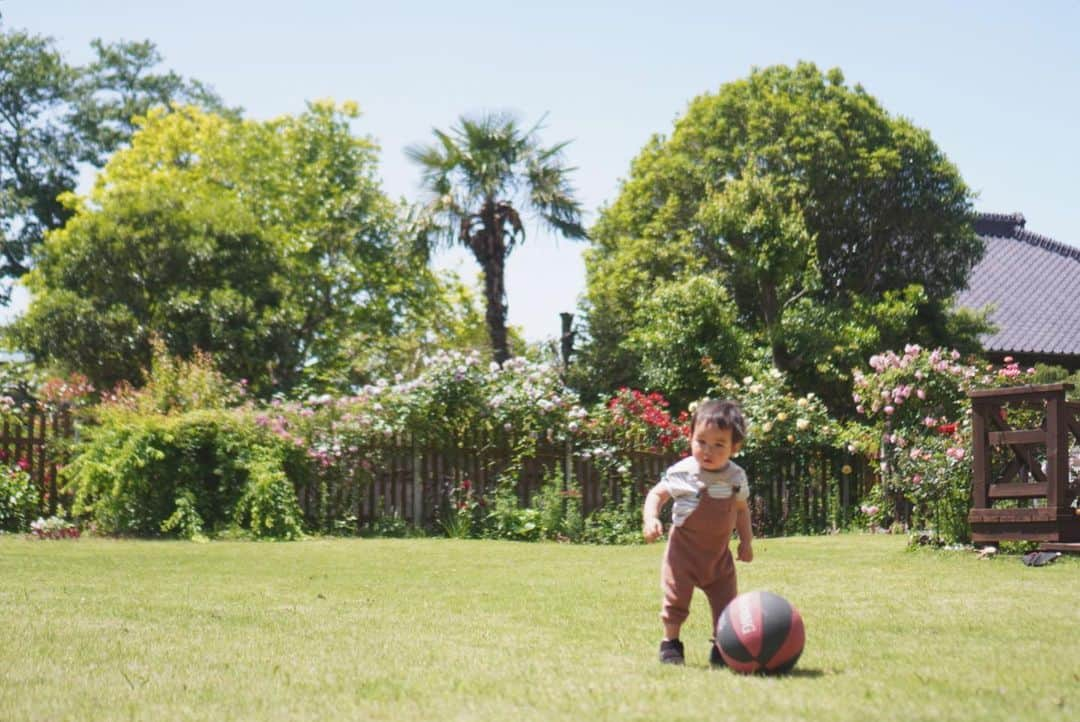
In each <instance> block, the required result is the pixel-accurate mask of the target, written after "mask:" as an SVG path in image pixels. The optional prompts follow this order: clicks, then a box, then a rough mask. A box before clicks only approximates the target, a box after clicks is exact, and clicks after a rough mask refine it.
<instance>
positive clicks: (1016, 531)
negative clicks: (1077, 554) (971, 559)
mask: <svg viewBox="0 0 1080 722" xmlns="http://www.w3.org/2000/svg"><path fill="white" fill-rule="evenodd" d="M1072 388H1073V387H1072V385H1071V384H1045V385H1040V386H1016V387H1013V388H1006V389H983V390H978V391H971V392H969V393H968V397H969V398H970V399H971V405H972V429H971V430H972V441H973V446H974V449H973V451H974V455H973V462H972V463H973V470H974V481H973V488H972V508H971V511H970V513H969V514H968V521H969V522H970V523H971V538H972V541H973V542H975V543H980V542H992V541H1001V540H1005V539H1015V540H1025V541H1039V542H1044V543H1045V542H1050V543H1058V542H1080V516H1077V511H1078V510H1077V509H1074V508H1072V506H1071V503H1072V498H1071V497H1070V494H1069V489H1070V487H1069V437H1070V435H1071V436H1072V437H1073V438H1074V439H1076V441H1077V443H1080V403H1075V402H1068V401H1066V400H1065V393H1066V391H1069V390H1071V389H1072ZM1006 405H1008V406H1009V407H1010V408H1013V409H1017V408H1023V409H1025V410H1035V411H1041V417H1042V422H1041V424H1040V425H1039V428H1035V429H1014V428H1012V427H1011V426H1010V425H1009V422H1008V417H1006V416H1005V414H1004V413H1003V409H1005V408H1006ZM1002 447H1004V448H1005V449H1007V450H1008V452H1009V453H1007V454H1006V458H1007V461H1006V462H1005V464H1004V467H1003V468H1002V469H1001V470H1000V472H999V473H998V474H997V475H996V476H995V473H994V472H995V470H994V468H993V452H994V450H995V449H999V448H1002ZM1044 462H1045V466H1044ZM1005 499H1009V500H1016V501H1017V502H1018V503H1017V504H1016V505H1015V506H1013V507H1012V508H1004V509H1001V508H994V502H996V501H999V500H1005Z"/></svg>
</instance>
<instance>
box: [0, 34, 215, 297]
mask: <svg viewBox="0 0 1080 722" xmlns="http://www.w3.org/2000/svg"><path fill="white" fill-rule="evenodd" d="M91 46H92V49H93V50H94V53H95V55H96V58H95V59H94V61H93V62H91V63H90V64H89V65H87V66H84V67H80V66H75V65H72V64H70V63H69V62H68V61H67V60H66V59H65V58H64V57H63V56H62V55H61V54H60V52H59V51H58V50H57V49H56V46H55V42H54V41H53V39H52V38H49V37H44V36H40V35H34V34H31V33H28V32H25V31H22V30H15V29H4V28H0V68H3V69H4V71H3V73H0V156H2V157H3V158H4V162H3V163H2V164H0V242H2V244H3V248H2V250H3V253H0V277H4V278H19V277H20V276H22V275H23V274H25V273H26V272H27V271H28V270H29V268H30V266H31V261H32V258H33V254H34V250H35V249H36V247H37V246H38V245H39V244H40V243H41V242H42V240H43V238H44V235H45V233H47V232H48V231H49V230H52V229H55V228H59V227H61V226H62V225H63V224H64V222H65V221H66V220H67V219H68V218H69V217H70V215H71V213H72V209H71V208H69V207H65V206H64V205H63V204H61V203H60V201H59V200H58V197H59V196H61V195H62V194H63V193H65V192H68V191H72V190H74V189H75V186H76V183H77V182H78V177H79V173H80V171H81V170H82V168H83V167H84V166H83V164H84V163H90V164H91V165H93V166H96V167H100V166H101V164H102V163H103V162H104V160H105V158H106V157H107V156H108V155H109V154H110V153H112V152H113V151H115V150H116V149H117V148H119V147H121V146H123V145H125V144H126V143H127V142H128V141H129V140H130V138H131V135H132V133H133V132H134V127H133V125H132V121H131V119H132V118H133V117H135V116H140V115H144V114H145V113H146V112H147V111H148V110H149V109H150V108H151V107H153V106H160V107H165V108H168V107H169V106H170V104H171V103H172V102H173V101H180V102H186V103H192V104H195V105H198V106H200V107H204V108H209V109H214V110H222V109H223V108H222V104H221V101H220V99H219V98H218V97H217V96H216V95H215V94H214V93H213V92H212V91H211V90H209V89H208V88H206V87H205V86H203V85H202V84H200V83H199V82H198V81H188V80H185V79H183V78H182V77H180V76H179V75H177V74H176V73H174V72H171V71H169V72H164V73H161V72H157V68H158V66H159V65H160V64H161V62H162V58H161V55H160V54H159V53H158V51H157V49H156V48H155V47H154V45H153V44H152V43H150V42H148V41H143V42H123V41H122V42H118V43H113V44H107V43H104V42H103V41H101V40H94V41H93V42H92V43H91ZM10 292H11V287H10V286H5V287H4V288H3V290H2V291H0V302H2V303H4V304H6V303H7V302H8V301H9V300H10Z"/></svg>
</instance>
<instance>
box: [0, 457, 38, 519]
mask: <svg viewBox="0 0 1080 722" xmlns="http://www.w3.org/2000/svg"><path fill="white" fill-rule="evenodd" d="M26 466H28V465H26V464H25V462H24V464H22V465H20V464H18V463H16V464H13V465H10V466H7V468H4V469H0V531H9V532H24V531H30V525H31V522H32V521H33V520H34V519H35V518H36V517H37V515H38V514H39V513H40V511H41V495H40V494H39V493H38V489H37V486H36V485H35V484H34V480H33V479H31V478H30V475H29V474H28V473H26Z"/></svg>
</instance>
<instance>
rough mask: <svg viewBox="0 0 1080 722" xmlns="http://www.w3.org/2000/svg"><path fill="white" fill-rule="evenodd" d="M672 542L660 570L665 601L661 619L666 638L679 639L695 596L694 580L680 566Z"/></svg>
mask: <svg viewBox="0 0 1080 722" xmlns="http://www.w3.org/2000/svg"><path fill="white" fill-rule="evenodd" d="M671 551H672V549H671V544H670V542H669V544H668V551H667V553H666V554H665V555H664V563H663V566H662V567H661V570H660V588H661V589H662V590H663V592H664V602H663V606H662V607H661V610H660V619H661V621H663V623H664V638H665V639H678V638H679V630H680V629H681V628H682V624H683V622H685V621H686V618H687V617H688V616H690V600H691V599H692V598H693V596H694V586H695V585H694V581H693V579H692V578H691V577H690V575H689V574H688V573H687V572H686V571H685V570H683V569H681V568H680V566H681V565H680V564H679V561H678V559H677V558H673V557H677V555H673V554H672V553H671Z"/></svg>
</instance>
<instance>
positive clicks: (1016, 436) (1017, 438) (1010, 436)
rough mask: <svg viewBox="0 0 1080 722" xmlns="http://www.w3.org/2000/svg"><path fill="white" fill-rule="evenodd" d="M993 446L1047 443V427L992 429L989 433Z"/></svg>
mask: <svg viewBox="0 0 1080 722" xmlns="http://www.w3.org/2000/svg"><path fill="white" fill-rule="evenodd" d="M989 437H990V444H991V445H992V446H1003V445H1005V444H1008V445H1009V446H1012V445H1013V444H1045V443H1046V430H1045V429H1020V430H1017V431H991V432H990V434H989Z"/></svg>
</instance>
